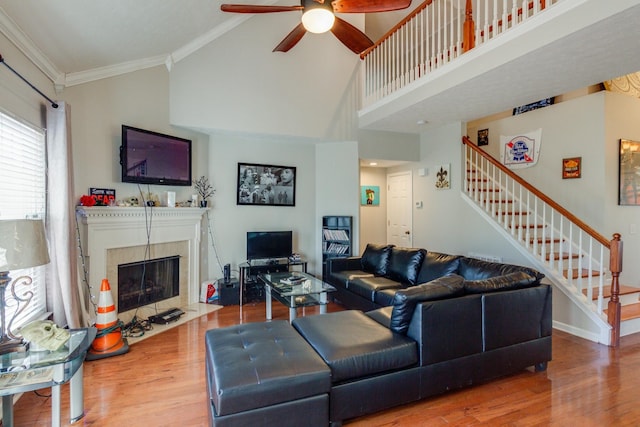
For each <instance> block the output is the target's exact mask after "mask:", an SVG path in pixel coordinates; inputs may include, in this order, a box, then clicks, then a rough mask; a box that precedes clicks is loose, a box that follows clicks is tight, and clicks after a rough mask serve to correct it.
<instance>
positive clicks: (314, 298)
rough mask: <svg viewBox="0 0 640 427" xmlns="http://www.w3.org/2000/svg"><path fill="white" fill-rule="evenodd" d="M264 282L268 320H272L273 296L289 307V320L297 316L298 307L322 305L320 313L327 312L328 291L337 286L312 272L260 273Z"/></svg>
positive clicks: (291, 320)
mask: <svg viewBox="0 0 640 427" xmlns="http://www.w3.org/2000/svg"><path fill="white" fill-rule="evenodd" d="M258 278H259V279H260V280H261V281H262V282H263V283H264V289H265V293H266V298H265V301H266V305H267V320H271V297H273V298H274V299H275V300H277V301H279V302H281V303H282V304H284V305H286V306H287V307H289V322H293V319H295V318H296V309H297V308H298V307H310V306H314V305H319V306H320V313H326V312H327V293H328V292H334V291H335V290H336V288H334V287H333V286H331V285H330V284H328V283H325V282H323V281H322V280H320V279H316V278H315V277H313V276H312V275H310V274H307V273H303V272H298V271H295V272H284V273H268V274H260V275H258Z"/></svg>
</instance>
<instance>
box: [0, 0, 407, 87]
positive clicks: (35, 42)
mask: <svg viewBox="0 0 640 427" xmlns="http://www.w3.org/2000/svg"><path fill="white" fill-rule="evenodd" d="M229 2H233V3H246V4H274V3H276V1H275V0H267V1H265V0H257V1H251V0H230V1H229ZM221 3H222V2H221V1H219V0H216V1H213V0H135V1H131V0H108V1H96V0H55V1H40V0H20V1H15V0H0V32H2V33H3V34H5V35H6V36H7V37H8V38H9V39H10V40H11V41H13V42H14V43H15V44H17V45H18V47H19V48H20V49H21V50H22V51H23V52H25V53H27V55H28V56H29V57H30V59H31V60H32V61H33V62H34V63H36V65H38V66H39V67H40V68H41V69H42V71H44V72H45V73H46V74H47V75H48V76H49V78H50V79H51V80H52V81H54V82H56V83H59V84H62V85H74V84H79V83H84V82H86V81H90V80H95V79H97V78H102V77H109V76H112V75H117V74H121V73H123V72H128V71H133V70H135V69H142V68H147V67H152V66H157V65H161V64H166V65H167V66H168V67H170V66H171V64H172V63H173V62H176V61H180V60H181V59H183V58H184V57H186V56H188V55H189V54H190V53H192V52H194V51H195V50H197V49H199V48H201V47H202V46H204V45H206V44H207V43H209V42H211V41H212V40H215V39H216V38H217V37H219V36H220V35H221V34H223V33H225V32H226V31H228V30H229V29H231V28H233V27H235V26H237V25H239V24H241V23H242V22H244V21H246V20H248V19H251V18H252V17H255V15H250V14H248V15H247V14H233V13H225V12H222V11H220V4H221ZM277 3H278V4H283V5H295V4H298V1H296V0H291V1H278V2H277ZM416 4H419V2H416ZM410 10H411V7H409V8H408V9H405V10H402V11H394V12H386V13H374V14H368V16H367V19H368V20H369V23H368V24H367V27H369V28H368V29H367V34H368V35H369V37H370V38H372V39H374V40H375V39H377V38H378V37H379V36H380V35H382V34H384V32H386V31H387V30H388V29H389V28H391V27H392V26H393V25H394V24H395V23H397V22H398V21H399V20H400V19H402V17H404V16H405V15H406V14H408V13H409V11H410ZM289 13H299V12H289ZM288 32H289V29H287V28H284V29H283V34H282V37H283V38H284V36H285V35H286V34H287V33H288ZM256 37H259V35H256ZM0 53H2V52H0ZM7 61H9V59H7Z"/></svg>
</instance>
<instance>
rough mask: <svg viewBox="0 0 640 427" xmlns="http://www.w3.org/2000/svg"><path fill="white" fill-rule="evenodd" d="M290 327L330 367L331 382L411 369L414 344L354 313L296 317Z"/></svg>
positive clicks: (415, 354) (350, 311)
mask: <svg viewBox="0 0 640 427" xmlns="http://www.w3.org/2000/svg"><path fill="white" fill-rule="evenodd" d="M293 327H294V328H296V329H297V330H298V332H299V333H300V335H302V337H303V338H304V339H305V340H307V342H308V343H309V344H311V346H312V347H313V348H314V349H315V350H316V352H317V353H318V354H319V355H320V357H322V359H323V360H324V361H325V363H326V364H327V365H329V368H331V382H332V384H336V383H339V382H342V381H346V380H350V379H355V378H362V377H367V376H372V375H375V374H379V373H382V372H390V371H395V370H399V369H403V368H406V367H409V366H414V365H415V364H416V363H418V349H417V343H416V342H415V341H414V340H412V339H411V338H408V337H405V336H402V335H399V334H394V333H393V332H391V331H390V330H389V329H388V328H386V327H384V326H382V325H381V324H379V323H378V322H376V321H375V320H373V319H371V318H370V317H369V316H367V315H366V314H364V313H363V312H361V311H358V310H346V311H337V312H333V313H328V314H322V315H319V316H306V317H298V318H297V319H295V320H294V321H293Z"/></svg>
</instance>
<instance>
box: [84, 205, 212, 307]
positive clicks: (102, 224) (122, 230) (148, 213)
mask: <svg viewBox="0 0 640 427" xmlns="http://www.w3.org/2000/svg"><path fill="white" fill-rule="evenodd" d="M206 211H207V210H206V209H203V208H168V207H147V208H143V207H84V206H78V207H77V208H76V214H77V215H78V217H79V220H80V223H81V224H82V227H80V238H81V244H82V245H83V254H84V255H85V257H86V258H87V260H88V265H87V268H88V270H89V278H88V279H89V283H90V284H91V286H92V287H93V288H94V289H99V287H100V283H101V281H102V279H103V278H105V277H107V276H106V272H107V251H108V250H109V249H115V248H125V247H132V246H141V245H146V244H147V243H148V244H160V243H171V242H181V241H187V242H188V246H189V263H188V265H189V271H188V283H189V290H188V296H187V298H188V303H189V304H192V303H195V302H198V297H199V283H200V282H199V272H200V232H201V227H200V224H201V221H202V216H203V215H204V213H205V212H206Z"/></svg>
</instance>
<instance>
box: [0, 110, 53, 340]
mask: <svg viewBox="0 0 640 427" xmlns="http://www.w3.org/2000/svg"><path fill="white" fill-rule="evenodd" d="M0 153H1V154H0V219H22V218H41V219H44V218H45V209H46V152H45V136H44V131H43V130H42V129H38V128H37V127H34V126H32V125H29V124H26V123H24V122H22V121H20V120H17V119H15V118H13V117H11V116H9V115H7V114H3V113H2V112H0ZM23 275H26V276H30V277H31V278H32V279H33V282H32V283H31V285H29V288H27V287H25V286H19V287H17V288H16V293H17V294H18V295H24V292H25V291H27V290H31V291H32V292H33V299H32V300H31V303H30V304H29V305H28V306H27V307H26V309H25V310H24V311H22V312H21V313H20V316H19V317H18V318H16V319H15V320H14V321H13V323H12V324H11V329H12V330H13V331H15V330H16V329H17V328H19V327H20V326H21V325H23V324H25V323H27V322H28V321H30V320H32V319H33V318H35V317H36V316H39V315H40V314H42V313H44V312H45V308H46V288H45V267H44V266H42V267H36V268H29V269H25V270H16V271H12V272H11V275H10V276H11V278H12V279H16V278H18V277H20V276H23ZM10 292H11V291H10V288H7V295H11V294H10ZM17 308H18V307H16V304H15V303H11V301H9V302H8V307H7V312H6V319H7V321H10V319H11V318H12V317H13V315H14V313H15V312H16V310H17Z"/></svg>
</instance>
